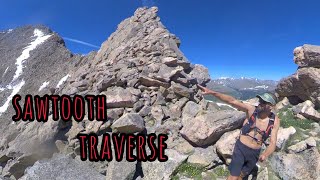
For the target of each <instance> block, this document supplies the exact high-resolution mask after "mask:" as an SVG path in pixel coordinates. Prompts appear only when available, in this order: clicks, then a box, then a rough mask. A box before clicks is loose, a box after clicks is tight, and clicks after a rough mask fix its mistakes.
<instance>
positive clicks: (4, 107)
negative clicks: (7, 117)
mask: <svg viewBox="0 0 320 180" xmlns="http://www.w3.org/2000/svg"><path fill="white" fill-rule="evenodd" d="M24 84H25V82H24V81H21V82H20V83H18V84H16V85H14V86H13V87H12V92H11V94H10V96H9V97H8V98H7V100H6V102H4V104H3V105H2V106H1V107H0V116H1V115H2V113H4V112H5V111H6V110H7V109H8V107H9V103H10V101H11V99H12V98H13V96H14V95H16V94H17V93H18V92H19V91H20V89H21V88H22V86H23V85H24Z"/></svg>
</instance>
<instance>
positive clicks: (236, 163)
mask: <svg viewBox="0 0 320 180" xmlns="http://www.w3.org/2000/svg"><path fill="white" fill-rule="evenodd" d="M260 150H261V149H252V148H250V147H248V146H246V145H245V144H243V143H242V142H241V141H240V140H239V139H238V140H237V141H236V144H235V146H234V149H233V154H232V161H231V163H230V165H229V171H230V174H231V175H232V176H240V177H242V178H243V177H245V176H247V175H248V174H250V172H251V171H252V169H253V168H254V167H255V166H256V163H257V162H258V159H259V154H260Z"/></svg>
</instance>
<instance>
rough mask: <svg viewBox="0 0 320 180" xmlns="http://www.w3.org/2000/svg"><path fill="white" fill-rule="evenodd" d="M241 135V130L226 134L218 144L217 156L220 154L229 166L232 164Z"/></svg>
mask: <svg viewBox="0 0 320 180" xmlns="http://www.w3.org/2000/svg"><path fill="white" fill-rule="evenodd" d="M239 135H240V130H239V129H236V130H234V131H230V132H226V133H224V134H223V135H222V136H221V137H220V139H219V140H218V141H217V142H216V147H217V154H219V155H220V157H222V158H223V160H224V161H225V162H226V163H227V164H229V163H230V162H231V158H232V153H233V149H234V145H235V144H236V141H237V137H238V136H239Z"/></svg>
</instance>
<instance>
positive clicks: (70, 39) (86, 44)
mask: <svg viewBox="0 0 320 180" xmlns="http://www.w3.org/2000/svg"><path fill="white" fill-rule="evenodd" d="M63 39H64V40H67V41H71V42H74V43H78V44H82V45H85V46H90V47H94V48H97V49H99V48H100V47H99V46H96V45H94V44H90V43H87V42H84V41H80V40H78V39H73V38H68V37H63Z"/></svg>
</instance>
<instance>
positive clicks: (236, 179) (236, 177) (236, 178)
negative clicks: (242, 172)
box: [227, 175, 239, 180]
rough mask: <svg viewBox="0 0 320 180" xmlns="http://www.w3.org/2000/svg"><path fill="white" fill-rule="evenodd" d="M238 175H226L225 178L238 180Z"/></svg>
mask: <svg viewBox="0 0 320 180" xmlns="http://www.w3.org/2000/svg"><path fill="white" fill-rule="evenodd" d="M238 179H239V176H231V175H230V176H228V178H227V180H238Z"/></svg>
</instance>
